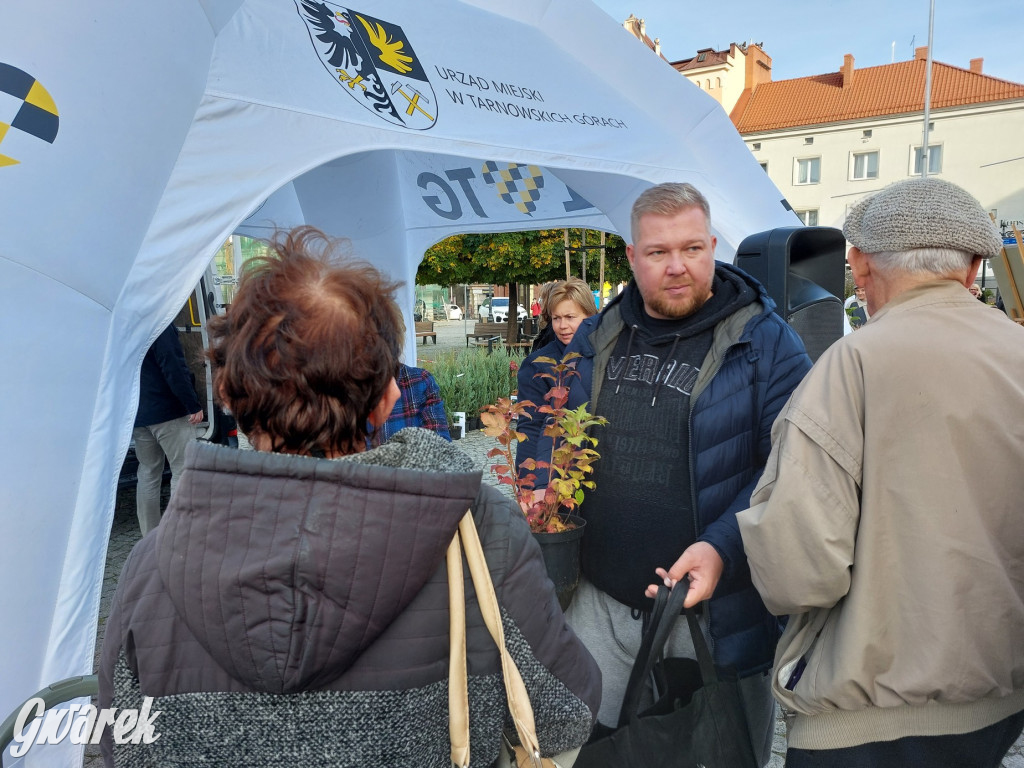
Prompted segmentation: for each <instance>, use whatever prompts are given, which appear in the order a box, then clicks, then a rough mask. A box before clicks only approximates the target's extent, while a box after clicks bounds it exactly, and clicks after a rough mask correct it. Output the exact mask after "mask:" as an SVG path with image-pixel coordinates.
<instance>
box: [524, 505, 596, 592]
mask: <svg viewBox="0 0 1024 768" xmlns="http://www.w3.org/2000/svg"><path fill="white" fill-rule="evenodd" d="M564 519H565V520H566V521H567V522H572V523H574V524H575V525H576V527H575V528H570V529H569V530H568V531H559V532H557V533H534V534H533V538H534V539H536V540H537V543H538V544H540V551H541V554H542V555H543V556H544V567H545V568H546V569H547V572H548V578H549V579H551V581H552V583H553V584H554V585H555V594H557V595H558V604H559V605H561V606H562V610H563V611H564V610H566V609H567V608H568V607H569V603H571V602H572V596H573V594H575V592H576V587H577V586H579V583H580V539H581V538H582V537H583V530H584V526H586V524H587V521H586V520H584V519H583V518H582V517H577V516H576V515H566V516H565V517H564Z"/></svg>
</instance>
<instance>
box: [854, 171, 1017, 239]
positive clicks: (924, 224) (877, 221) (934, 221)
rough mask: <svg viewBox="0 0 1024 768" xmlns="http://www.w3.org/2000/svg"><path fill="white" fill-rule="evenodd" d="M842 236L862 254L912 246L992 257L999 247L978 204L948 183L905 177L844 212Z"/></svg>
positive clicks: (965, 193) (958, 188)
mask: <svg viewBox="0 0 1024 768" xmlns="http://www.w3.org/2000/svg"><path fill="white" fill-rule="evenodd" d="M843 234H844V235H846V239H847V240H849V241H850V242H851V243H853V244H854V245H855V246H857V247H858V248H860V250H861V251H863V252H864V253H883V252H886V251H906V250H910V249H913V248H955V249H956V250H958V251H965V252H967V253H970V254H973V255H975V256H996V255H998V254H999V252H1000V250H1001V249H1002V247H1003V239H1002V238H1001V237H1000V236H999V230H998V229H997V228H996V225H995V224H994V223H993V222H992V219H990V218H989V215H988V214H987V213H985V211H984V209H983V208H982V207H981V204H980V203H979V202H978V201H977V200H975V199H974V198H973V197H972V196H971V195H969V194H968V193H967V192H965V191H964V190H963V189H961V188H960V187H958V186H957V185H956V184H952V183H950V182H948V181H943V180H942V179H936V178H931V177H929V178H926V179H920V178H916V179H907V180H906V181H898V182H896V183H895V184H890V185H889V186H888V187H886V188H885V189H883V190H882V191H881V192H879V193H878V194H875V195H872V196H871V197H868V198H865V199H864V200H861V201H860V202H859V203H857V204H856V205H855V206H853V208H852V209H851V210H850V214H849V216H847V217H846V224H844V225H843Z"/></svg>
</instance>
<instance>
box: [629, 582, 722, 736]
mask: <svg viewBox="0 0 1024 768" xmlns="http://www.w3.org/2000/svg"><path fill="white" fill-rule="evenodd" d="M689 588H690V580H689V579H687V578H683V579H680V580H679V582H678V583H677V584H676V586H675V588H673V589H669V588H668V587H665V586H661V585H659V586H658V593H657V595H656V596H655V598H654V608H653V610H652V611H651V619H650V622H649V623H648V625H647V631H646V632H645V633H644V636H643V639H642V640H641V642H640V650H639V651H637V654H636V661H634V662H633V669H632V671H631V672H630V673H629V682H628V683H627V685H626V693H625V695H623V697H622V709H621V710H620V711H619V727H620V728H621V727H623V726H624V725H627V724H628V723H629V721H630V719H631V718H633V717H634V716H635V715H636V714H637V710H638V709H639V708H640V696H641V694H642V693H643V687H644V684H645V682H646V681H647V679H648V678H649V677H650V674H651V670H652V669H653V668H654V664H655V662H656V661H657V660H658V659H659V658H660V657H661V655H662V653H663V651H664V650H665V643H666V642H667V641H668V636H669V635H670V634H671V633H672V630H673V628H674V627H675V624H676V619H677V618H678V617H679V614H680V613H683V612H685V614H686V623H687V624H688V625H689V628H690V638H691V640H692V641H693V649H694V651H695V653H696V656H697V663H698V665H700V674H701V678H702V679H703V681H704V684H705V685H709V684H711V683H715V682H718V673H717V672H716V671H715V663H714V660H713V659H712V657H711V651H710V650H709V649H708V644H707V641H706V640H705V639H704V633H703V632H701V629H700V624H699V623H698V621H697V615H696V614H695V613H694V611H693V609H692V608H687V609H684V608H683V603H684V602H685V601H686V593H687V592H688V591H689Z"/></svg>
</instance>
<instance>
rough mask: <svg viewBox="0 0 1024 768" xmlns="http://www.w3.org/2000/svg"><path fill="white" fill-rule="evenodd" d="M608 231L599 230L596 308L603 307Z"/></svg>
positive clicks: (600, 308) (599, 309)
mask: <svg viewBox="0 0 1024 768" xmlns="http://www.w3.org/2000/svg"><path fill="white" fill-rule="evenodd" d="M607 235H608V233H607V232H605V231H604V230H603V229H602V230H601V266H600V268H599V269H598V278H597V310H598V312H600V311H601V310H602V309H604V243H605V238H606V237H607Z"/></svg>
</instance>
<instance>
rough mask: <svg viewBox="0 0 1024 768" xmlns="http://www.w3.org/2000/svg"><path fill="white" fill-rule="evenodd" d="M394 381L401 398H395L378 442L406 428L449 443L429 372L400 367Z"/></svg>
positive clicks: (437, 391)
mask: <svg viewBox="0 0 1024 768" xmlns="http://www.w3.org/2000/svg"><path fill="white" fill-rule="evenodd" d="M395 381H396V382H397V383H398V389H399V391H400V392H401V393H402V396H401V397H399V398H398V402H397V403H395V407H394V408H393V409H392V410H391V415H390V416H388V420H387V421H386V422H384V426H383V427H381V436H380V442H381V443H385V442H387V441H388V440H390V439H391V436H392V435H394V434H395V433H396V432H398V431H399V430H400V429H405V428H406V427H423V428H424V429H432V430H434V431H435V432H437V434H439V435H440V436H441V437H443V438H444V439H445V440H451V439H452V438H451V435H450V434H448V417H447V416H446V415H445V413H444V403H443V402H442V400H441V390H440V389H439V388H438V386H437V382H436V381H435V380H434V377H433V376H431V375H430V371H425V370H423V369H422V368H413V367H411V366H408V365H405V364H404V363H403V364H402V365H401V366H400V367H399V370H398V376H397V377H395Z"/></svg>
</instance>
